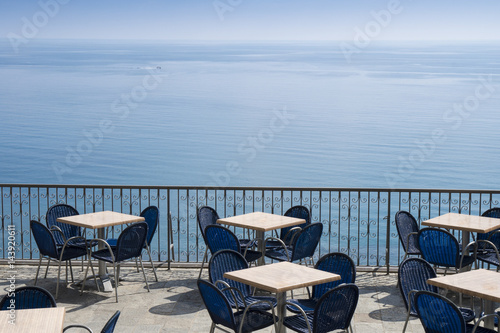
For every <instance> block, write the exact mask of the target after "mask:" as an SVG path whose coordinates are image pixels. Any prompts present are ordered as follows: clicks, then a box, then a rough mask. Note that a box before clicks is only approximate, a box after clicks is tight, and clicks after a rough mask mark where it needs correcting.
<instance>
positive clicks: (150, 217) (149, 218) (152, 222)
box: [106, 206, 160, 282]
mask: <svg viewBox="0 0 500 333" xmlns="http://www.w3.org/2000/svg"><path fill="white" fill-rule="evenodd" d="M140 216H142V217H144V221H145V222H146V223H147V224H148V236H147V237H146V243H145V244H144V249H146V251H147V252H148V255H149V262H150V263H151V267H152V268H153V273H154V275H155V280H156V282H158V276H157V275H156V269H155V266H154V264H153V256H152V255H151V241H152V240H153V237H154V235H155V232H156V229H157V227H158V223H159V222H160V210H159V209H158V207H156V206H149V207H146V208H144V209H143V210H142V212H141V214H140ZM117 241H118V239H116V238H109V239H106V242H108V244H109V245H110V246H111V247H112V248H113V247H116V242H117ZM137 269H139V267H137Z"/></svg>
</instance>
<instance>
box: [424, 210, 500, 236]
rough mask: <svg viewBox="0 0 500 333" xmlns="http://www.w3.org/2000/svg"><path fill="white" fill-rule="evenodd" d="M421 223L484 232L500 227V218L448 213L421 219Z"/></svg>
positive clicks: (429, 225)
mask: <svg viewBox="0 0 500 333" xmlns="http://www.w3.org/2000/svg"><path fill="white" fill-rule="evenodd" d="M422 225H425V226H428V227H437V228H446V229H456V230H463V231H470V232H479V233H486V232H490V231H493V230H495V229H498V228H500V219H497V218H492V217H484V216H477V215H465V214H457V213H448V214H444V215H441V216H438V217H434V218H432V219H429V220H426V221H422Z"/></svg>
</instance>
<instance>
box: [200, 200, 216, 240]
mask: <svg viewBox="0 0 500 333" xmlns="http://www.w3.org/2000/svg"><path fill="white" fill-rule="evenodd" d="M218 219H219V214H217V212H216V211H215V209H213V208H212V207H209V206H202V207H200V208H198V213H197V215H196V220H197V221H198V226H199V227H200V231H201V235H202V236H203V240H204V241H205V243H206V242H207V239H206V238H205V229H206V227H208V226H209V225H214V224H217V220H218Z"/></svg>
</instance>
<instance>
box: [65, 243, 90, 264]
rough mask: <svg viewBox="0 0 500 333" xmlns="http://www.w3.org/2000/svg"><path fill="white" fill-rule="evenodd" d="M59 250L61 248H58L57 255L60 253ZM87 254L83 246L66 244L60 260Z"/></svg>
mask: <svg viewBox="0 0 500 333" xmlns="http://www.w3.org/2000/svg"><path fill="white" fill-rule="evenodd" d="M60 251H62V248H61V249H59V250H58V255H61V253H60ZM86 254H87V249H86V248H84V247H76V246H66V248H65V249H64V253H63V257H62V260H63V261H64V260H69V259H73V258H77V257H82V256H85V255H86Z"/></svg>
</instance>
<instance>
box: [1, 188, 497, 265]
mask: <svg viewBox="0 0 500 333" xmlns="http://www.w3.org/2000/svg"><path fill="white" fill-rule="evenodd" d="M0 190H1V198H0V218H1V222H2V225H1V228H0V237H1V239H0V258H1V259H8V257H9V255H8V254H9V252H12V251H9V245H12V242H11V243H10V244H9V241H10V240H12V236H11V239H10V240H9V231H12V230H14V231H15V247H14V248H12V247H11V249H10V250H14V251H15V254H16V259H34V258H38V248H37V246H36V244H35V242H34V239H33V237H32V235H31V232H30V229H29V221H30V220H38V221H41V222H42V223H45V214H46V212H47V209H48V208H49V207H50V206H52V205H54V204H56V203H67V204H69V205H72V206H73V207H75V208H76V209H77V210H78V211H79V212H80V214H84V213H89V212H95V211H102V210H112V211H117V212H123V213H127V214H134V215H138V214H139V213H140V212H141V210H142V209H144V208H146V207H147V206H150V205H155V206H158V208H159V209H160V224H159V226H158V229H157V233H156V235H155V238H154V239H153V242H152V253H153V256H154V259H153V260H155V261H158V262H169V261H171V260H173V262H175V263H187V264H189V263H192V264H195V263H200V262H201V260H202V258H203V254H204V251H205V244H204V243H203V238H202V236H201V234H200V231H199V229H198V226H197V222H196V210H197V208H198V207H200V206H203V205H208V206H211V207H213V208H215V209H216V210H217V212H218V213H219V215H220V216H221V217H223V216H224V217H228V216H234V215H239V214H244V213H249V212H253V211H263V212H269V213H274V214H283V213H284V212H285V211H286V210H287V209H288V208H289V207H291V206H294V205H304V206H307V207H308V208H309V209H310V211H311V217H312V219H311V220H312V222H321V223H323V226H324V228H323V235H322V238H321V241H320V246H319V248H318V251H317V257H319V256H322V255H324V254H326V253H329V252H337V251H338V252H343V253H346V254H348V255H349V256H350V257H351V258H352V259H353V260H354V262H355V263H356V264H357V265H358V266H369V267H384V266H385V267H387V269H389V267H390V266H397V265H398V264H399V262H400V261H401V259H402V257H403V254H404V252H403V251H402V248H401V246H400V242H399V238H398V234H397V230H396V226H395V223H394V215H395V213H396V212H397V211H399V210H406V211H409V212H410V213H411V214H413V215H414V216H415V218H416V219H417V221H418V222H421V221H424V220H427V219H429V218H432V217H435V216H439V215H441V214H444V213H448V212H456V213H462V214H471V215H480V214H481V213H482V212H484V211H485V210H486V209H489V208H491V207H494V206H499V205H500V191H484V190H438V189H373V188H277V187H269V188H265V187H227V188H215V187H208V188H207V187H201V186H114V185H112V186H105V185H40V184H0ZM168 212H171V216H172V226H171V228H169V225H168ZM121 230H122V227H115V228H113V229H112V230H111V231H110V232H111V234H110V237H116V236H117V235H118V234H119V233H120V231H121ZM169 230H170V232H169ZM234 231H235V232H236V233H237V235H238V236H243V233H245V231H244V230H238V229H235V230H234ZM93 232H94V231H92V230H89V231H87V233H88V236H94V235H93ZM10 233H12V232H10ZM455 233H456V235H457V237H459V236H460V235H458V232H455ZM245 236H246V235H245ZM171 242H172V243H173V247H174V248H175V252H176V253H175V254H176V255H175V260H174V258H172V257H171V252H170V251H169V249H170V243H171Z"/></svg>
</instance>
